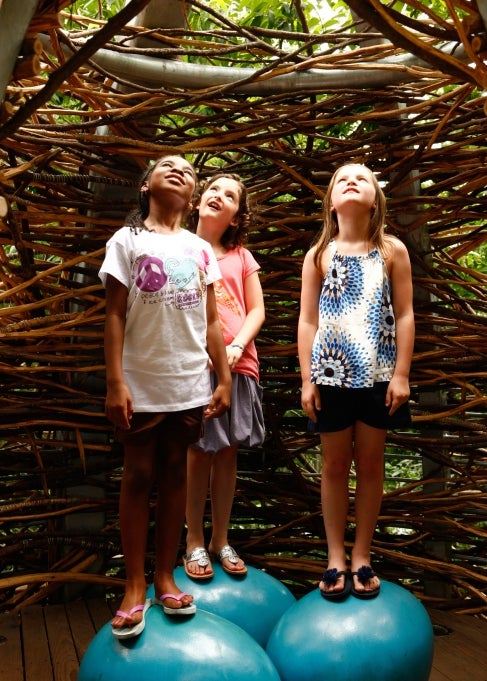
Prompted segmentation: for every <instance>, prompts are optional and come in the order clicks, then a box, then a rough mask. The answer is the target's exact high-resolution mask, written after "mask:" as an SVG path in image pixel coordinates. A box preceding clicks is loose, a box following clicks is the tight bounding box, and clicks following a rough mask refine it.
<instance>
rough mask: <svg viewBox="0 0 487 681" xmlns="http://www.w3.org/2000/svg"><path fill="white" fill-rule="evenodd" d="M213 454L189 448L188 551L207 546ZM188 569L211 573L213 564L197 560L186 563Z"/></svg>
mask: <svg viewBox="0 0 487 681" xmlns="http://www.w3.org/2000/svg"><path fill="white" fill-rule="evenodd" d="M211 461H212V454H211V452H204V451H203V450H201V449H192V448H191V447H190V448H189V449H188V486H187V499H186V524H187V526H188V531H187V534H186V553H187V554H189V553H191V551H193V550H194V549H196V548H198V547H204V546H205V536H204V527H203V519H204V514H205V506H206V500H207V497H208V486H209V482H210V469H211ZM186 570H187V571H188V572H191V573H192V574H195V575H204V574H205V572H208V573H210V574H211V572H212V567H211V565H207V566H201V565H198V563H197V562H195V561H191V562H189V563H186Z"/></svg>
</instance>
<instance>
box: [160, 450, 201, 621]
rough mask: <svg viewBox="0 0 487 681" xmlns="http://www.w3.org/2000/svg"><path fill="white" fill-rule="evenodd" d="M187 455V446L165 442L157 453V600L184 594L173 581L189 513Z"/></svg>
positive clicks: (171, 602) (185, 600)
mask: <svg viewBox="0 0 487 681" xmlns="http://www.w3.org/2000/svg"><path fill="white" fill-rule="evenodd" d="M186 453H187V446H186V444H181V443H179V442H169V441H166V442H164V444H163V446H162V447H161V451H160V452H158V454H157V506H156V530H155V541H156V568H155V573H154V591H155V596H156V598H160V596H161V595H162V594H164V593H172V594H175V595H178V594H180V593H181V589H180V588H179V587H178V586H176V582H175V581H174V567H175V565H176V560H177V555H178V549H179V542H180V540H181V535H182V531H183V525H184V515H185V510H186V468H187V463H186ZM192 600H193V597H192V596H189V595H187V596H185V597H184V598H183V599H182V600H181V601H177V600H175V599H168V600H167V601H165V605H167V606H169V607H171V608H180V607H182V606H184V605H188V604H189V603H191V602H192Z"/></svg>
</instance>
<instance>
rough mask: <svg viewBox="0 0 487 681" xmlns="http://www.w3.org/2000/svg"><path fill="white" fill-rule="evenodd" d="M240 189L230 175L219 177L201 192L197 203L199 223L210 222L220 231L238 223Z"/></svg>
mask: <svg viewBox="0 0 487 681" xmlns="http://www.w3.org/2000/svg"><path fill="white" fill-rule="evenodd" d="M240 194H241V189H240V186H239V183H238V182H237V181H236V180H234V179H233V178H231V177H219V178H217V179H216V180H215V181H214V182H212V183H211V184H210V185H209V186H208V187H207V188H206V189H205V191H204V192H203V194H202V195H201V199H200V205H199V209H198V210H199V221H200V223H207V224H210V223H211V224H212V225H213V226H214V228H217V229H221V233H222V234H223V232H224V231H225V230H226V229H227V227H229V226H230V225H232V226H233V225H236V224H237V223H238V217H237V213H238V209H239V205H240Z"/></svg>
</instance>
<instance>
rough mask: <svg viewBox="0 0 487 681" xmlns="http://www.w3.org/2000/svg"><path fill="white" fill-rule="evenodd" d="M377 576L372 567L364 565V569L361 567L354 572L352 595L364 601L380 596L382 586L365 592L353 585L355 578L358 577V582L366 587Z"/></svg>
mask: <svg viewBox="0 0 487 681" xmlns="http://www.w3.org/2000/svg"><path fill="white" fill-rule="evenodd" d="M376 576H377V575H376V573H375V572H374V571H373V570H372V568H371V567H370V565H362V567H359V569H358V570H357V571H356V572H352V595H353V596H355V598H361V599H362V600H368V599H370V598H375V597H376V596H378V595H379V591H380V584H379V586H378V587H376V588H375V589H363V590H362V589H360V590H359V589H356V588H355V585H354V584H353V578H354V577H357V579H358V581H359V582H360V583H361V584H363V585H364V587H365V585H366V584H367V582H368V581H369V579H372V577H376Z"/></svg>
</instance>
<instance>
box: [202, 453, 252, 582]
mask: <svg viewBox="0 0 487 681" xmlns="http://www.w3.org/2000/svg"><path fill="white" fill-rule="evenodd" d="M236 484H237V445H231V446H230V447H225V449H221V450H220V451H219V452H216V453H215V455H214V456H213V463H212V466H211V479H210V486H211V516H212V535H211V540H210V544H209V549H210V551H212V552H214V553H218V552H219V551H220V550H221V549H222V548H223V547H224V546H225V545H226V544H228V543H229V542H228V526H229V524H230V517H231V514H232V506H233V500H234V497H235V487H236ZM224 561H225V568H226V569H228V570H234V571H235V572H240V571H242V569H243V567H244V562H243V560H242V559H240V558H239V561H238V563H231V562H230V561H229V560H228V559H227V558H224Z"/></svg>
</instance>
